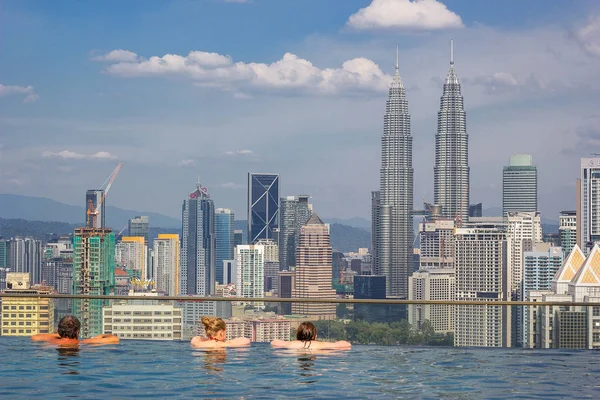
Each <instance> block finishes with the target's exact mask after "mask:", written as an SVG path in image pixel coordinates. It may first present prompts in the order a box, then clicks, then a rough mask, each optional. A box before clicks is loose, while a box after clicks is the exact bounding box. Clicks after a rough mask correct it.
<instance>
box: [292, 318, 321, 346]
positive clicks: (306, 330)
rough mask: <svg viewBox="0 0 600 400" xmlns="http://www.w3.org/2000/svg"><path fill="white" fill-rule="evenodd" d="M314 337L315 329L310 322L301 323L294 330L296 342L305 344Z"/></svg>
mask: <svg viewBox="0 0 600 400" xmlns="http://www.w3.org/2000/svg"><path fill="white" fill-rule="evenodd" d="M316 336H317V328H315V326H314V325H313V323H312V322H308V321H307V322H303V323H301V324H300V325H298V329H296V340H300V341H302V342H307V341H309V340H315V337H316Z"/></svg>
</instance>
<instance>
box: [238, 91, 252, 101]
mask: <svg viewBox="0 0 600 400" xmlns="http://www.w3.org/2000/svg"><path fill="white" fill-rule="evenodd" d="M233 98H234V99H238V100H250V99H253V98H254V97H253V96H250V95H249V94H246V93H242V92H236V93H234V94H233Z"/></svg>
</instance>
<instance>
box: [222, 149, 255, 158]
mask: <svg viewBox="0 0 600 400" xmlns="http://www.w3.org/2000/svg"><path fill="white" fill-rule="evenodd" d="M250 154H252V150H248V149H242V150H230V151H226V152H225V155H226V156H247V155H250Z"/></svg>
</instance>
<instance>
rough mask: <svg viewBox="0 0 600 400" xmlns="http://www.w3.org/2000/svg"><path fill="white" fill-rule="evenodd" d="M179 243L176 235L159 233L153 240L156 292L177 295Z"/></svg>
mask: <svg viewBox="0 0 600 400" xmlns="http://www.w3.org/2000/svg"><path fill="white" fill-rule="evenodd" d="M180 263H181V260H180V243H179V235H178V234H176V233H175V234H165V233H161V234H159V235H158V238H157V239H154V281H155V288H156V290H157V291H160V292H164V293H165V294H166V295H167V296H177V295H179V287H180V284H179V276H180V273H179V266H180Z"/></svg>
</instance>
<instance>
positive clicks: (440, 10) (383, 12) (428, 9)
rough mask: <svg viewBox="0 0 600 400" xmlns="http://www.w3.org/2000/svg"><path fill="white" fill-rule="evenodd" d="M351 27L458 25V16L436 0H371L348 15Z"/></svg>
mask: <svg viewBox="0 0 600 400" xmlns="http://www.w3.org/2000/svg"><path fill="white" fill-rule="evenodd" d="M347 25H348V26H350V27H351V28H354V29H361V30H368V29H418V30H431V29H446V28H462V27H463V26H464V25H463V23H462V20H461V18H460V16H458V15H457V14H455V13H454V12H452V11H450V10H448V8H447V7H446V6H445V5H444V4H443V3H442V2H440V1H438V0H373V1H372V2H371V4H369V5H368V6H367V7H365V8H361V9H360V10H358V11H357V12H356V13H355V14H352V15H351V16H350V18H349V19H348V22H347Z"/></svg>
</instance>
